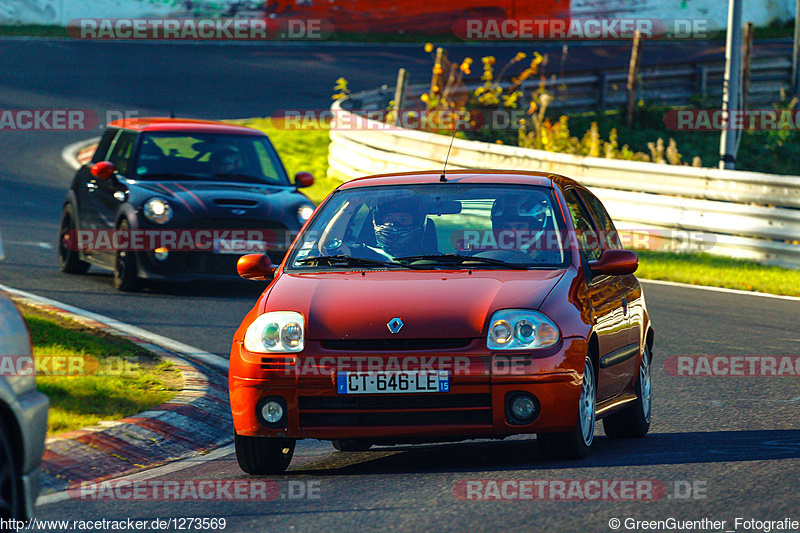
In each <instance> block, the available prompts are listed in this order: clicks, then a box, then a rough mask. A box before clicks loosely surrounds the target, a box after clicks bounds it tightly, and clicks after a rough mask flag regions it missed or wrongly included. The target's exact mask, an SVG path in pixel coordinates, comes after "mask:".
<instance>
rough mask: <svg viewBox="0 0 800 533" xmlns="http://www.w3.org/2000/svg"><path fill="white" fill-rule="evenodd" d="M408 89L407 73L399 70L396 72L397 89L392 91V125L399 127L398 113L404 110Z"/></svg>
mask: <svg viewBox="0 0 800 533" xmlns="http://www.w3.org/2000/svg"><path fill="white" fill-rule="evenodd" d="M407 87H408V71H407V70H406V69H404V68H401V69H400V70H398V71H397V87H396V88H395V90H394V106H393V107H392V111H394V125H395V126H399V125H400V113H401V112H402V111H403V109H405V103H406V88H407Z"/></svg>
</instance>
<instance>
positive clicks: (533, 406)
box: [506, 393, 539, 424]
mask: <svg viewBox="0 0 800 533" xmlns="http://www.w3.org/2000/svg"><path fill="white" fill-rule="evenodd" d="M538 414H539V402H537V401H536V398H534V397H533V396H531V395H530V394H527V393H518V394H515V395H513V396H511V395H509V396H508V397H507V399H506V415H507V418H508V421H509V422H510V423H512V424H528V423H529V422H532V421H533V419H534V418H536V415H538Z"/></svg>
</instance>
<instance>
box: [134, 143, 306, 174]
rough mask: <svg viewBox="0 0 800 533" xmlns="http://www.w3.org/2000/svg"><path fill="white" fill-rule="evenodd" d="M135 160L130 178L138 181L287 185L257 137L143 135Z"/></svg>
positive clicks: (267, 146) (280, 167)
mask: <svg viewBox="0 0 800 533" xmlns="http://www.w3.org/2000/svg"><path fill="white" fill-rule="evenodd" d="M135 158H136V164H135V167H134V169H135V170H134V177H135V178H136V179H141V180H159V181H163V180H188V181H233V182H245V183H259V184H261V183H263V184H269V185H290V183H289V178H288V176H287V175H286V170H285V169H284V167H283V164H282V163H281V161H280V158H279V157H278V154H277V153H276V152H275V149H274V148H273V147H272V144H271V143H270V142H269V139H268V138H266V137H263V136H260V135H231V134H212V133H173V132H153V133H144V134H142V136H141V141H140V143H139V146H138V148H137V153H136V155H135Z"/></svg>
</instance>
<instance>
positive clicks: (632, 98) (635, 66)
mask: <svg viewBox="0 0 800 533" xmlns="http://www.w3.org/2000/svg"><path fill="white" fill-rule="evenodd" d="M641 50H642V32H640V31H639V30H636V31H635V32H633V49H632V50H631V64H630V66H629V68H628V114H627V116H626V118H625V121H626V122H627V123H628V126H630V125H631V124H632V123H633V109H634V107H635V106H636V89H637V88H638V85H639V80H638V78H639V62H640V57H641Z"/></svg>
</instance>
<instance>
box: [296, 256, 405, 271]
mask: <svg viewBox="0 0 800 533" xmlns="http://www.w3.org/2000/svg"><path fill="white" fill-rule="evenodd" d="M295 263H296V264H298V265H307V264H311V263H316V264H318V265H319V264H326V265H328V266H339V265H342V266H367V267H400V268H419V267H417V266H412V265H406V264H403V263H397V262H395V261H380V260H378V259H366V258H364V257H353V256H351V255H343V254H338V255H322V256H319V257H306V258H305V259H300V260H299V261H295Z"/></svg>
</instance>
